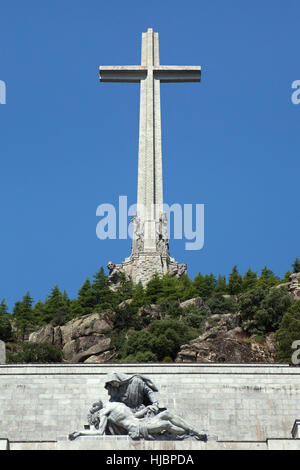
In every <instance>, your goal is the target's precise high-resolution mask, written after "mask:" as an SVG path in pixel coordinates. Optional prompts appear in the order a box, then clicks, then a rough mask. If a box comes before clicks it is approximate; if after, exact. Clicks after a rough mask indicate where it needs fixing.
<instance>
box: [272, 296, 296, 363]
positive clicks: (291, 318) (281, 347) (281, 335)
mask: <svg viewBox="0 0 300 470" xmlns="http://www.w3.org/2000/svg"><path fill="white" fill-rule="evenodd" d="M299 340H300V300H297V301H294V302H293V304H292V305H291V306H290V307H289V309H288V311H287V312H286V313H285V314H284V315H283V318H282V321H281V324H280V327H279V329H278V330H277V331H276V333H275V359H276V361H277V362H287V363H289V364H291V363H292V361H291V359H292V354H293V352H294V350H293V349H292V344H293V342H294V341H299Z"/></svg>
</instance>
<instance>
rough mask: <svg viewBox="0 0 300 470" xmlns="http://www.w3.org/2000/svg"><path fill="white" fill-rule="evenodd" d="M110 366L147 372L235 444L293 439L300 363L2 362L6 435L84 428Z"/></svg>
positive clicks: (187, 414)
mask: <svg viewBox="0 0 300 470" xmlns="http://www.w3.org/2000/svg"><path fill="white" fill-rule="evenodd" d="M112 371H119V372H123V373H126V374H134V373H140V374H143V375H145V376H147V377H149V378H150V379H152V380H153V382H154V383H155V384H156V385H157V387H158V389H159V391H160V402H161V404H162V405H165V406H167V407H168V408H169V409H170V410H171V411H173V412H174V413H176V414H179V415H181V416H183V417H184V418H185V419H186V420H187V421H188V422H190V423H191V424H193V425H194V426H195V427H197V428H200V429H201V428H204V429H208V431H209V433H210V434H213V435H216V436H218V440H219V441H222V442H223V441H224V442H226V443H231V444H226V446H229V447H230V446H233V447H236V446H237V444H236V443H237V442H244V443H245V442H256V443H259V444H257V445H259V446H260V447H261V446H262V445H263V444H261V443H262V442H265V441H266V439H286V440H288V439H290V438H291V430H292V427H293V424H294V422H295V419H299V416H300V368H297V367H289V366H287V365H276V364H265V365H262V364H260V365H255V364H251V365H250V364H249V365H248V364H244V365H233V364H224V365H219V364H99V365H97V364H80V365H79V364H74V365H71V364H57V365H47V364H44V365H2V366H0V438H8V439H9V440H10V441H11V442H12V443H14V442H16V441H19V442H24V441H25V443H24V446H28V444H27V443H26V441H38V442H41V441H47V442H49V441H57V439H58V437H59V436H61V437H62V436H65V437H67V436H68V434H69V433H71V432H73V431H76V430H79V429H82V428H83V425H84V424H86V421H87V420H86V415H87V412H88V410H89V408H90V405H91V404H92V403H93V402H95V401H96V400H98V399H102V400H103V401H106V400H107V399H108V396H107V392H106V390H105V389H104V380H105V376H106V374H107V373H108V372H112ZM61 437H60V439H61ZM75 442H76V441H75ZM12 445H13V444H12ZM14 445H15V444H14ZM16 445H17V444H16ZM18 445H21V444H18ZM36 445H38V444H36ZM51 445H52V444H51ZM60 445H63V444H60ZM93 445H95V444H93ZM160 445H164V444H160ZM212 445H213V443H212V442H210V443H209V446H212ZM222 445H223V444H222ZM224 445H225V444H224ZM243 445H247V444H243ZM280 445H282V443H281V444H280Z"/></svg>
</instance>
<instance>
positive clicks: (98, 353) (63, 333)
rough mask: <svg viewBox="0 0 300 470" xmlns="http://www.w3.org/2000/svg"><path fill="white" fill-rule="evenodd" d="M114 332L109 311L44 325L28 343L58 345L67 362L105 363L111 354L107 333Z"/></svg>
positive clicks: (112, 349)
mask: <svg viewBox="0 0 300 470" xmlns="http://www.w3.org/2000/svg"><path fill="white" fill-rule="evenodd" d="M112 329H113V321H112V314H111V313H110V312H104V313H92V314H90V315H84V316H83V317H80V318H75V319H74V320H71V321H69V322H68V323H66V325H64V326H56V327H54V326H52V325H51V324H49V325H46V326H44V327H43V328H41V329H40V330H39V331H36V332H34V333H31V335H30V336H29V341H31V342H33V343H48V344H52V345H56V346H60V347H61V348H62V351H63V360H64V361H66V362H72V363H77V362H92V360H91V358H94V362H104V361H106V360H107V358H108V357H111V356H112V355H113V353H114V348H113V346H112V341H111V338H110V336H109V333H110V332H111V330H112Z"/></svg>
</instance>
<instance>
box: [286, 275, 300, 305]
mask: <svg viewBox="0 0 300 470" xmlns="http://www.w3.org/2000/svg"><path fill="white" fill-rule="evenodd" d="M288 289H289V291H290V293H291V296H292V297H293V299H294V300H300V273H294V274H291V276H290V283H289V286H288Z"/></svg>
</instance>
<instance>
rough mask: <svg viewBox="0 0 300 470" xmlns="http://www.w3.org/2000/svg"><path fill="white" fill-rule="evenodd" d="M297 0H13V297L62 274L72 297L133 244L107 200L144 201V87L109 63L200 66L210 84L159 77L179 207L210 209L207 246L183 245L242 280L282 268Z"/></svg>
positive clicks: (4, 117)
mask: <svg viewBox="0 0 300 470" xmlns="http://www.w3.org/2000/svg"><path fill="white" fill-rule="evenodd" d="M299 17H300V4H299V1H297V0H286V1H282V0H273V1H272V2H271V1H270V0H259V1H258V0H251V1H248V0H247V1H246V0H242V1H241V0H226V1H224V0H187V1H185V2H182V1H178V0H164V1H158V0H152V1H151V2H145V1H140V0H139V1H136V0H133V1H132V0H129V1H127V2H124V1H121V0H117V1H113V0H112V1H110V2H104V1H99V0H87V1H83V0H81V1H79V0H51V1H50V0H43V1H42V0H26V2H25V1H24V0H2V1H1V7H0V18H1V28H0V41H1V42H0V44H1V47H0V50H1V53H0V80H4V81H5V82H6V85H7V104H6V105H0V156H1V159H0V161H1V167H0V168H1V186H0V188H1V199H0V205H1V231H0V252H1V253H0V299H1V298H3V297H4V298H5V299H6V301H7V303H8V305H9V307H10V308H12V307H13V305H14V302H15V301H17V300H18V299H21V298H22V296H23V295H24V294H25V293H26V291H27V290H29V291H30V292H31V295H32V296H33V298H34V299H35V301H37V300H39V299H41V300H44V299H45V297H46V296H47V295H48V294H49V292H50V290H51V288H53V286H54V285H55V284H58V285H59V287H60V288H61V289H62V290H63V289H66V290H67V292H68V294H69V296H70V297H71V298H74V297H75V296H76V294H77V291H78V289H79V288H80V286H81V285H82V283H83V281H84V280H85V279H86V277H87V276H92V275H93V274H94V273H95V272H96V271H97V270H98V269H99V267H100V266H101V265H103V266H106V263H107V261H109V260H113V261H115V262H116V263H119V262H122V261H123V260H124V258H125V257H126V256H128V255H129V254H130V244H131V243H130V240H116V241H114V240H108V241H100V240H99V239H97V237H96V232H95V230H96V224H97V222H98V220H99V219H98V218H97V217H96V208H97V206H98V205H99V204H101V203H105V202H106V203H116V202H117V201H118V197H119V195H128V200H129V203H130V204H132V203H134V202H135V201H136V183H137V154H138V118H139V85H137V84H115V83H112V84H109V83H104V84H100V83H99V81H98V67H99V66H100V65H125V64H126V65H127V64H130V65H136V64H139V63H140V47H141V33H142V32H143V31H146V30H147V28H149V27H152V28H153V29H154V30H155V31H158V32H159V34H160V59H161V63H162V64H165V65H168V64H172V65H185V64H186V65H201V66H202V71H203V75H202V83H201V84H189V83H187V84H165V85H162V86H161V102H162V126H163V168H164V193H165V201H166V202H167V203H169V204H172V203H173V202H179V203H182V204H183V203H193V204H196V203H204V204H205V245H204V248H203V249H202V250H201V251H198V252H195V251H185V249H184V241H180V240H177V241H173V242H171V244H170V251H171V255H172V256H174V257H175V258H176V259H177V260H178V261H180V262H186V263H187V264H188V273H189V275H190V276H191V277H194V276H195V275H196V274H197V273H198V272H199V271H201V272H202V273H210V272H213V273H214V274H216V275H218V274H219V273H222V274H224V275H228V274H229V273H230V272H231V270H232V267H233V265H235V264H237V265H238V269H239V270H240V272H242V273H243V272H245V270H247V269H248V268H249V267H251V269H252V270H255V271H260V270H261V268H263V267H264V265H267V266H268V267H269V268H270V269H272V270H273V271H274V272H275V273H276V274H277V275H280V276H282V275H283V274H284V272H285V271H286V270H287V269H289V267H290V265H291V263H292V262H293V261H294V259H295V257H296V256H300V250H299V235H300V234H299V230H300V218H299V174H300V172H299V166H300V165H299V147H300V132H299V125H300V105H298V106H295V105H293V104H292V102H291V94H292V89H291V84H292V82H293V81H294V80H299V79H300V60H299V53H298V52H299Z"/></svg>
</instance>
